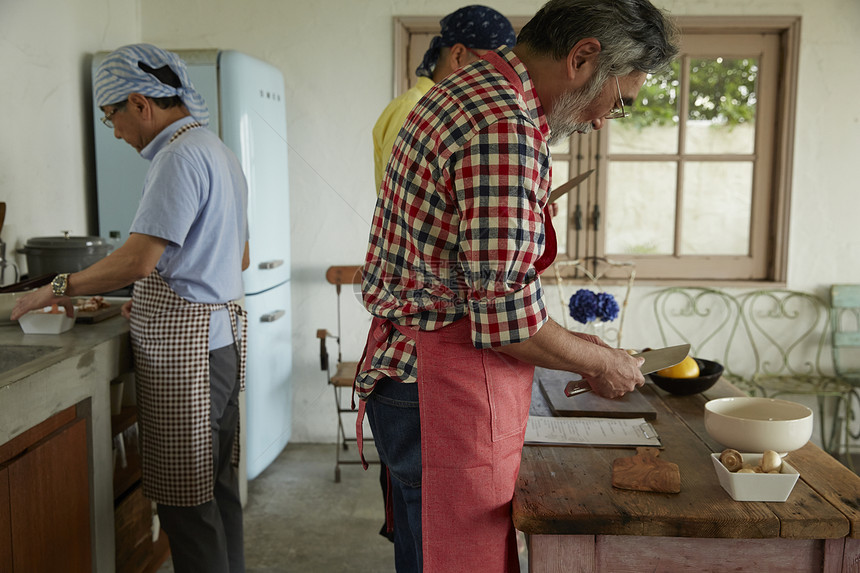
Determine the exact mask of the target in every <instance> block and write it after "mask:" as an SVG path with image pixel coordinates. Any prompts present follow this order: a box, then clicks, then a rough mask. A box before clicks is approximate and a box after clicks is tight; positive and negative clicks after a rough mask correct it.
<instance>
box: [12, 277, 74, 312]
mask: <svg viewBox="0 0 860 573" xmlns="http://www.w3.org/2000/svg"><path fill="white" fill-rule="evenodd" d="M54 304H56V305H57V306H62V307H63V308H65V309H66V316H68V317H69V318H71V317H73V316H75V304H74V303H73V302H72V299H71V298H69V297H67V296H54V291H53V289H52V288H51V285H49V284H47V285H45V286H43V287H41V288H39V289H36V290H35V291H33V292H31V293H30V294H27V295H24V296H22V297H21V298H19V299H18V300H16V301H15V308H13V309H12V315H11V317H10V318H11V319H12V320H18V319H19V318H21V317H22V316H24V315H25V314H27V313H28V312H30V311H31V310H35V309H37V308H44V307H46V306H51V305H54Z"/></svg>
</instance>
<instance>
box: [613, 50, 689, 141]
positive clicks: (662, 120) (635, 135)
mask: <svg viewBox="0 0 860 573" xmlns="http://www.w3.org/2000/svg"><path fill="white" fill-rule="evenodd" d="M678 66H679V64H678V63H677V62H675V63H674V64H673V65H672V69H671V70H670V71H668V72H665V73H662V74H658V75H654V74H648V75H647V76H646V79H645V84H644V85H643V86H642V89H641V90H639V97H638V98H637V99H636V103H635V104H634V105H633V107H632V108H631V109H630V110H629V111H630V116H629V117H625V118H624V119H616V120H612V121H610V122H609V130H608V131H609V153H676V152H677V151H678V116H679V111H678V102H679V101H680V98H679V97H678V96H679V93H678V90H679V89H680V82H679V81H678ZM625 107H626V106H625Z"/></svg>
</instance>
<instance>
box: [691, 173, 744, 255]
mask: <svg viewBox="0 0 860 573" xmlns="http://www.w3.org/2000/svg"><path fill="white" fill-rule="evenodd" d="M752 174H753V165H752V162H742V163H739V162H724V163H723V162H715V163H711V162H708V163H700V162H691V163H686V164H685V165H684V207H683V211H682V214H681V224H682V227H681V237H682V238H681V254H682V255H746V254H747V253H748V252H749V241H750V208H751V203H752Z"/></svg>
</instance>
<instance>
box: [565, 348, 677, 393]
mask: <svg viewBox="0 0 860 573" xmlns="http://www.w3.org/2000/svg"><path fill="white" fill-rule="evenodd" d="M689 353H690V345H689V344H679V345H678V346H667V347H666V348H655V349H653V350H645V351H643V352H639V353H638V354H634V355H633V356H634V357H639V356H641V357H642V358H644V359H645V362H643V363H642V366H640V367H639V371H640V372H642V374H643V375H644V374H651V373H652V372H656V371H658V370H663V369H664V368H669V367H670V366H674V365H675V364H678V363H679V362H681V361H682V360H683V359H684V358H686V357H687V354H689ZM590 391H591V386H589V384H588V382H586V381H585V380H571V381H570V382H568V383H567V386H565V387H564V394H565V396H576V395H577V394H582V393H583V392H590Z"/></svg>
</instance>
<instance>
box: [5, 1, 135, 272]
mask: <svg viewBox="0 0 860 573" xmlns="http://www.w3.org/2000/svg"><path fill="white" fill-rule="evenodd" d="M139 38H140V18H139V15H138V4H137V2H136V1H135V0H132V1H128V0H4V1H3V2H0V78H2V79H0V104H2V107H3V114H2V117H3V135H2V138H0V201H5V202H6V221H5V224H4V226H3V230H2V234H0V238H2V239H3V241H4V242H6V243H7V244H8V247H7V256H8V255H9V254H10V252H11V251H12V250H13V249H14V248H16V247H21V246H23V242H25V241H26V240H27V239H28V238H30V237H34V236H45V235H58V234H60V231H63V230H68V231H72V232H73V233H74V234H75V235H83V234H86V233H88V232H91V231H94V230H95V226H96V205H95V178H94V172H93V143H92V127H91V125H92V111H91V110H92V104H91V103H90V102H91V98H92V89H91V88H90V82H89V77H90V71H89V69H90V61H91V54H92V53H93V52H96V51H99V50H106V49H112V48H114V47H116V46H117V45H120V44H127V43H131V42H136V41H139ZM19 262H20V263H22V264H23V263H24V262H25V261H24V258H23V256H21V257H19ZM22 270H24V269H22Z"/></svg>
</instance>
